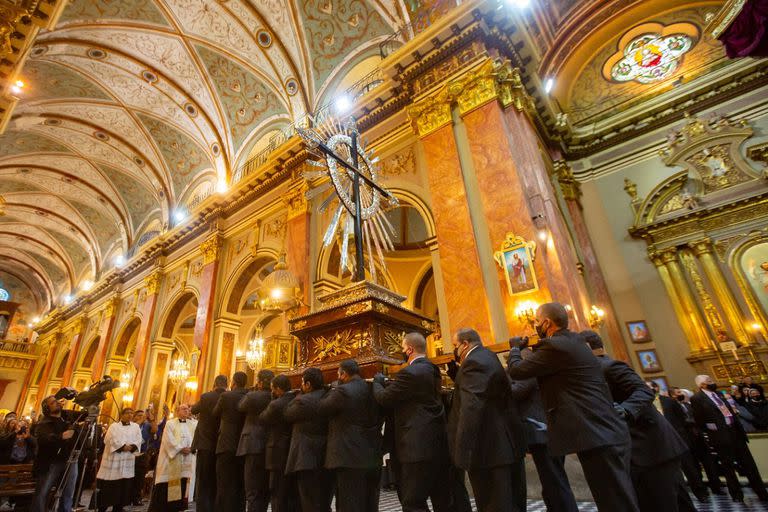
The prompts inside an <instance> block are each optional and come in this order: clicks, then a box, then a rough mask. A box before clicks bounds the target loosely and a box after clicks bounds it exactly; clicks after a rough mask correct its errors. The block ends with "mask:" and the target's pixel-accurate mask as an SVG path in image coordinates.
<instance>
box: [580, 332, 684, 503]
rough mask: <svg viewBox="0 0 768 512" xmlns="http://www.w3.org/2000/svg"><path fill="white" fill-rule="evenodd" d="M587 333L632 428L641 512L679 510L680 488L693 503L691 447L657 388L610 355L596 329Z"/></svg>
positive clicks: (633, 472)
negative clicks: (686, 467) (659, 402)
mask: <svg viewBox="0 0 768 512" xmlns="http://www.w3.org/2000/svg"><path fill="white" fill-rule="evenodd" d="M581 335H582V336H583V337H584V339H585V340H586V342H587V344H588V345H589V347H590V348H591V349H592V351H593V353H594V354H595V355H596V356H597V359H598V361H600V366H601V367H602V369H603V376H604V377H605V381H606V382H607V383H608V388H609V389H610V391H611V396H612V397H613V402H614V409H615V410H616V411H617V412H618V413H619V416H621V417H622V418H624V420H625V421H626V422H627V425H628V426H629V435H630V437H631V439H632V457H631V462H630V468H631V470H630V472H631V476H632V483H633V485H634V486H635V493H636V494H637V501H638V504H639V506H640V510H641V512H658V511H659V510H664V511H669V512H677V511H678V510H679V509H678V490H681V493H685V496H683V497H684V498H687V501H686V504H688V501H690V496H688V492H687V491H686V490H685V489H684V488H683V485H682V476H681V474H680V456H681V455H682V454H683V453H685V452H686V451H687V448H686V446H685V443H684V442H683V440H682V439H680V436H678V435H677V433H676V432H675V429H673V428H672V425H670V424H669V422H668V421H667V420H666V419H665V418H664V416H662V415H661V414H660V413H659V411H657V410H656V407H654V405H653V399H654V394H653V391H651V389H650V388H649V387H648V386H646V384H645V382H644V381H643V379H641V378H640V376H639V375H638V374H637V373H635V371H634V370H633V369H632V368H630V367H629V365H627V364H626V363H625V362H623V361H616V360H615V359H612V358H610V357H608V356H607V355H606V354H605V348H604V346H603V340H602V339H601V338H600V336H599V335H598V334H597V333H596V332H594V331H584V332H582V333H581ZM692 507H693V505H692V504H691V505H690V507H686V508H688V509H690V508H692ZM694 510H695V508H694Z"/></svg>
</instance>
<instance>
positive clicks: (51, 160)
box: [0, 0, 406, 314]
mask: <svg viewBox="0 0 768 512" xmlns="http://www.w3.org/2000/svg"><path fill="white" fill-rule="evenodd" d="M405 12H406V9H405V6H404V5H403V4H402V2H401V0H287V1H286V0H282V1H280V0H259V1H255V0H229V1H227V2H216V1H212V0H130V1H129V0H73V1H72V2H70V4H69V5H68V6H67V7H66V8H65V10H64V12H63V14H62V16H61V18H60V19H59V21H58V24H57V25H56V28H55V30H52V31H49V32H45V33H42V32H41V33H40V35H39V36H38V38H37V40H36V44H35V46H34V47H33V48H32V50H31V52H30V54H29V58H28V60H27V62H26V64H25V66H24V68H23V69H22V72H21V77H22V78H23V81H24V82H25V84H26V86H25V89H24V96H23V98H22V101H21V102H20V103H19V105H18V106H17V107H16V109H15V111H14V116H13V119H12V121H11V123H10V124H9V126H8V128H7V130H6V131H5V133H4V134H2V135H0V197H2V198H3V199H4V201H5V204H4V205H3V208H2V209H3V210H4V212H5V215H4V216H0V254H1V255H2V256H0V257H2V260H0V267H2V269H3V272H0V279H2V280H3V281H4V282H6V283H8V282H13V283H14V285H15V286H17V287H22V286H26V287H27V292H25V293H27V295H28V297H27V299H29V300H30V301H31V302H30V304H31V307H30V308H29V309H35V312H36V313H38V314H39V313H42V312H43V311H45V310H47V309H48V308H49V307H51V306H52V305H53V304H55V303H58V302H60V301H61V300H62V297H63V296H64V295H66V294H70V293H72V292H73V291H74V290H75V289H76V287H77V286H79V285H80V284H81V283H82V282H83V281H84V280H86V279H97V278H98V277H99V275H100V274H101V273H102V272H103V271H104V270H105V269H108V268H111V267H112V266H113V265H114V259H115V258H116V257H117V256H118V255H126V254H128V253H129V251H130V250H131V248H132V247H133V246H134V245H135V244H136V242H137V240H139V239H140V238H141V237H142V234H144V233H145V232H146V231H148V230H156V229H158V226H160V227H161V229H162V227H163V226H168V225H170V224H172V223H173V220H172V219H173V215H174V212H175V211H176V210H177V209H180V208H181V209H183V208H185V205H188V204H189V203H190V202H191V201H192V200H193V198H194V197H195V194H198V193H199V191H200V190H214V189H216V188H217V186H218V187H222V186H225V185H228V184H230V183H231V175H232V173H233V170H234V169H236V168H237V167H238V166H239V165H242V164H243V163H244V162H245V160H246V159H247V157H248V154H249V153H250V148H251V147H253V145H254V144H255V143H256V142H257V141H258V140H259V138H260V137H261V136H262V135H264V134H265V133H268V132H270V131H271V130H274V129H275V128H279V127H281V126H286V125H288V124H290V123H291V122H293V121H294V120H297V119H300V118H302V116H303V115H305V114H306V113H307V112H311V111H313V110H315V109H316V108H317V107H318V106H319V105H322V104H323V103H325V102H327V101H328V100H329V98H330V97H331V96H332V95H333V94H334V93H335V92H336V91H335V88H336V87H337V84H338V83H339V82H340V81H341V80H342V79H343V78H344V76H345V75H346V74H347V73H348V72H349V70H350V69H352V68H353V67H354V66H355V65H356V64H358V63H359V62H361V61H363V60H364V59H366V58H369V57H371V56H373V55H378V44H379V43H380V42H381V41H383V40H384V39H386V38H387V37H389V36H390V35H391V34H392V33H394V32H395V31H396V30H397V28H398V27H399V26H402V25H403V24H404V22H405V20H404V14H403V13H405ZM20 283H21V284H20ZM32 298H34V300H32ZM31 312H32V311H30V313H31Z"/></svg>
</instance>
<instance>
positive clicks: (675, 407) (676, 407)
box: [659, 396, 695, 447]
mask: <svg viewBox="0 0 768 512" xmlns="http://www.w3.org/2000/svg"><path fill="white" fill-rule="evenodd" d="M659 401H660V402H661V410H662V412H663V414H664V417H665V418H667V421H668V422H669V424H670V425H672V428H674V429H675V432H677V435H679V436H680V437H681V438H682V439H683V441H685V442H686V443H687V444H688V446H689V447H690V446H692V445H693V441H694V439H693V431H694V428H695V425H694V424H693V412H692V411H691V410H690V409H691V404H689V403H684V402H679V401H677V400H675V399H674V398H670V397H668V396H659ZM686 410H687V411H688V413H686ZM689 414H690V418H689Z"/></svg>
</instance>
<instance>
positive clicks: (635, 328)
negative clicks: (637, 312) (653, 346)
mask: <svg viewBox="0 0 768 512" xmlns="http://www.w3.org/2000/svg"><path fill="white" fill-rule="evenodd" d="M627 330H628V331H629V337H630V339H631V340H632V341H633V342H635V343H645V342H646V341H651V340H652V339H653V338H651V331H649V330H648V326H647V325H646V323H645V320H634V321H632V322H627Z"/></svg>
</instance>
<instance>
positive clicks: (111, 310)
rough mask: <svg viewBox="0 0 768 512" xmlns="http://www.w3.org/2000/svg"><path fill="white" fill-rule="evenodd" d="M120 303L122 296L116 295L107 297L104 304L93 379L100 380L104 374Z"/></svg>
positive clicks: (94, 360) (92, 374) (92, 373)
mask: <svg viewBox="0 0 768 512" xmlns="http://www.w3.org/2000/svg"><path fill="white" fill-rule="evenodd" d="M119 304H120V297H119V296H117V295H115V296H114V297H111V298H109V299H107V302H106V304H105V305H104V315H103V316H102V317H101V326H100V328H99V333H100V334H101V337H100V338H99V346H98V347H97V348H96V356H95V357H94V359H93V371H92V372H91V379H93V381H94V382H95V381H97V380H99V379H100V378H101V377H103V376H104V364H105V362H106V360H107V355H108V354H107V350H109V346H110V344H111V343H112V336H114V335H115V323H116V320H117V315H116V312H117V307H118V305H119Z"/></svg>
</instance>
